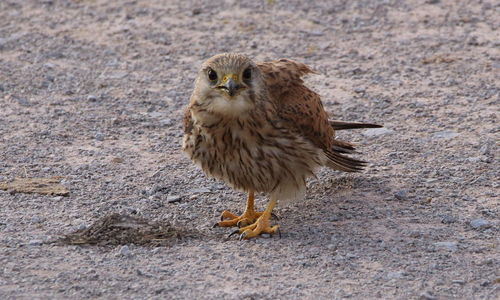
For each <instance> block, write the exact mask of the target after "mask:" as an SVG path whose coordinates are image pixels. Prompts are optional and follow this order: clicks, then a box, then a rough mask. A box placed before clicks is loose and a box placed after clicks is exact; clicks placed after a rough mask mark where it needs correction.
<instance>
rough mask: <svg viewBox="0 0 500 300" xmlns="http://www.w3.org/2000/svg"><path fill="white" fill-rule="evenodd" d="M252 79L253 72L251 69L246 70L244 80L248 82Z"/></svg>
mask: <svg viewBox="0 0 500 300" xmlns="http://www.w3.org/2000/svg"><path fill="white" fill-rule="evenodd" d="M251 78H252V70H251V69H250V68H246V69H245V71H243V79H245V80H248V79H251Z"/></svg>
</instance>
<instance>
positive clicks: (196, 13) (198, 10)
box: [191, 8, 201, 16]
mask: <svg viewBox="0 0 500 300" xmlns="http://www.w3.org/2000/svg"><path fill="white" fill-rule="evenodd" d="M191 13H192V14H193V16H197V15H199V14H201V8H195V9H193V11H192V12H191Z"/></svg>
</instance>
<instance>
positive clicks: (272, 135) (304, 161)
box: [183, 119, 321, 192]
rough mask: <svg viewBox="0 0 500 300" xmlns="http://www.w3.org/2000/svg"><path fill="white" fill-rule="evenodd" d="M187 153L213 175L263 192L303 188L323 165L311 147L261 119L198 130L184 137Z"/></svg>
mask: <svg viewBox="0 0 500 300" xmlns="http://www.w3.org/2000/svg"><path fill="white" fill-rule="evenodd" d="M183 150H184V151H185V152H186V154H187V155H188V156H189V157H190V158H191V160H193V161H194V162H195V163H196V164H197V165H198V166H200V167H201V169H202V170H203V171H204V172H205V173H206V174H207V175H209V176H211V177H215V178H218V179H221V180H223V181H225V182H226V183H228V184H229V185H230V186H232V187H234V188H236V189H241V190H249V189H252V190H255V191H257V192H271V191H273V190H274V189H276V188H277V187H279V186H280V185H281V184H283V183H287V184H288V185H290V184H295V185H297V186H302V185H303V184H304V179H305V177H306V176H309V175H312V174H313V170H314V169H315V168H316V167H317V166H319V165H320V164H321V162H320V158H319V157H318V150H317V149H316V148H315V147H314V146H313V145H312V144H311V143H309V142H307V141H305V140H303V139H302V138H301V137H298V136H295V135H293V134H292V133H289V132H286V131H282V130H281V129H279V128H276V127H274V126H273V125H272V124H269V123H266V122H261V121H259V120H258V119H254V120H251V121H248V122H245V121H241V120H240V121H238V120H236V121H234V122H232V123H226V124H219V126H216V127H212V128H210V127H206V126H201V125H198V126H195V127H194V129H193V130H192V132H191V133H190V134H186V135H185V136H184V141H183Z"/></svg>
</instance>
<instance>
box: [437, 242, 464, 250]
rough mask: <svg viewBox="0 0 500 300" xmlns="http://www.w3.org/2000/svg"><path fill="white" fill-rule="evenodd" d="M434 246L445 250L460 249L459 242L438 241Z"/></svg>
mask: <svg viewBox="0 0 500 300" xmlns="http://www.w3.org/2000/svg"><path fill="white" fill-rule="evenodd" d="M434 246H435V247H436V248H437V249H443V250H448V251H452V252H455V251H457V250H458V243H457V242H437V243H434Z"/></svg>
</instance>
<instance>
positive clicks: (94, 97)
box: [87, 95, 97, 102]
mask: <svg viewBox="0 0 500 300" xmlns="http://www.w3.org/2000/svg"><path fill="white" fill-rule="evenodd" d="M87 100H88V101H91V102H95V101H97V97H96V96H94V95H88V96H87Z"/></svg>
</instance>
